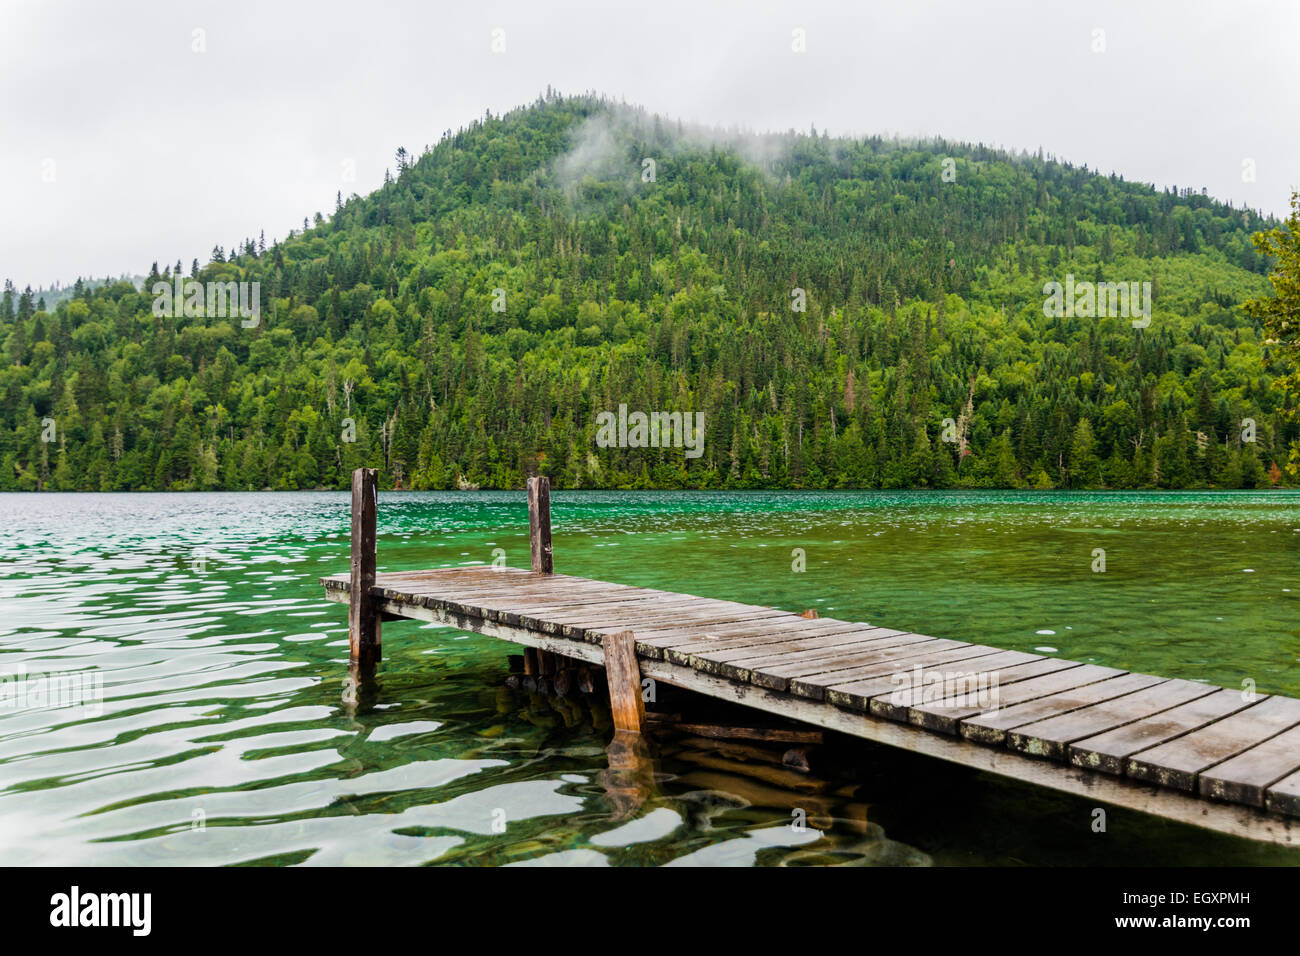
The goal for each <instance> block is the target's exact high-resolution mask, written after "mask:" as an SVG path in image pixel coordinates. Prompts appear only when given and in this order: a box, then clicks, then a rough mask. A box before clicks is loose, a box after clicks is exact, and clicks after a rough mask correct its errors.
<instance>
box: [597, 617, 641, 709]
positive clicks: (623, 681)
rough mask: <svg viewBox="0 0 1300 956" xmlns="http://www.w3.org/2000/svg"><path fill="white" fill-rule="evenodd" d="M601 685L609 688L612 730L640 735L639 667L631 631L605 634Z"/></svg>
mask: <svg viewBox="0 0 1300 956" xmlns="http://www.w3.org/2000/svg"><path fill="white" fill-rule="evenodd" d="M601 643H602V644H603V645H604V648H605V682H606V683H607V684H608V685H609V706H610V709H611V710H612V711H613V715H614V729H615V730H622V731H627V732H630V733H634V734H639V733H641V724H642V722H643V721H644V720H645V701H644V700H642V698H641V668H640V666H639V665H638V664H637V661H636V638H635V637H634V636H633V634H632V632H631V631H619V632H618V633H617V634H606V635H605V636H604V638H603V639H602V642H601Z"/></svg>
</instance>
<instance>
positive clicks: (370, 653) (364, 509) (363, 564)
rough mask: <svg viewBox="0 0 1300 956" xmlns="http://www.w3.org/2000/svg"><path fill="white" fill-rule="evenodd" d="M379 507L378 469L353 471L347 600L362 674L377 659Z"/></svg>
mask: <svg viewBox="0 0 1300 956" xmlns="http://www.w3.org/2000/svg"><path fill="white" fill-rule="evenodd" d="M378 508H379V472H378V471H376V470H375V469H374V468H358V469H357V470H356V471H354V472H352V578H351V581H350V582H349V583H350V587H349V591H348V594H349V600H348V645H349V648H350V651H351V661H352V667H353V669H355V670H359V671H360V672H361V674H362V675H366V674H369V673H371V672H373V671H374V669H375V665H376V664H378V663H379V659H380V656H381V653H380V630H379V628H380V625H379V621H380V617H379V609H378V608H377V607H376V606H375V600H374V598H373V597H372V596H371V594H370V589H371V588H372V587H374V585H375V559H376V535H375V519H376V515H377V512H378Z"/></svg>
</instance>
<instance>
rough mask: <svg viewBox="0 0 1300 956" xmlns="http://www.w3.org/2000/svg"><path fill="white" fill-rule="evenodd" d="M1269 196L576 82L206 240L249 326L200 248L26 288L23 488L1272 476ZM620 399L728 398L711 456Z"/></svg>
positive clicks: (863, 483) (16, 356)
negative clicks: (77, 281)
mask: <svg viewBox="0 0 1300 956" xmlns="http://www.w3.org/2000/svg"><path fill="white" fill-rule="evenodd" d="M647 160H650V161H651V162H650V163H647ZM340 198H341V197H340ZM1267 224H1268V223H1267V222H1266V221H1265V220H1263V219H1260V218H1259V217H1257V216H1255V215H1254V214H1251V213H1248V212H1242V211H1240V210H1233V209H1231V208H1230V207H1228V206H1226V205H1223V204H1221V203H1217V202H1215V201H1213V200H1210V199H1208V198H1207V197H1204V196H1201V195H1195V194H1177V195H1176V194H1174V193H1172V192H1157V191H1155V190H1152V189H1151V188H1150V187H1146V186H1142V185H1138V184H1133V183H1127V182H1124V181H1123V180H1120V179H1118V178H1116V177H1106V176H1099V175H1097V174H1095V173H1092V172H1089V171H1087V170H1086V169H1078V168H1074V167H1071V166H1068V165H1065V164H1061V163H1057V162H1053V161H1048V160H1044V159H1042V158H1040V157H1029V156H1017V157H1013V156H1009V155H1006V154H1003V153H999V152H996V151H992V150H988V149H984V148H982V147H970V146H961V145H957V144H950V143H944V142H927V143H916V144H905V143H897V142H890V141H884V140H880V139H875V138H871V139H865V140H852V139H833V138H830V137H828V136H826V135H825V134H817V133H816V132H815V131H810V132H809V133H807V134H804V133H799V134H796V133H793V132H792V133H789V134H784V135H776V136H753V135H746V134H741V133H726V132H719V131H712V130H703V129H695V128H685V127H682V126H681V125H680V124H678V123H676V122H671V121H668V120H663V119H660V118H656V117H653V116H649V115H647V114H645V113H644V112H641V111H638V110H633V109H630V108H627V107H623V106H619V105H615V104H613V103H610V102H608V101H605V100H602V99H599V98H596V97H574V98H560V97H555V96H549V95H548V96H547V97H546V98H544V99H540V100H539V101H538V102H537V103H535V104H533V105H532V106H529V107H527V108H522V109H519V110H515V111H513V112H512V113H510V114H507V115H506V116H503V117H496V118H492V117H488V118H485V119H484V120H483V121H480V122H476V123H475V124H472V125H471V127H469V128H468V129H465V130H462V131H460V132H458V133H455V134H450V133H449V134H447V135H445V136H444V137H443V139H442V141H441V142H440V143H439V144H438V145H437V146H435V147H434V148H432V149H431V150H428V151H427V152H426V153H425V154H423V155H421V156H420V157H419V158H418V160H414V161H413V160H412V157H409V156H407V155H406V154H405V153H403V152H399V156H398V172H397V176H396V178H394V179H392V180H391V181H388V182H386V183H385V185H384V186H383V187H382V188H380V189H379V190H377V191H376V192H375V193H373V194H371V195H370V196H367V197H365V198H360V197H352V198H351V199H349V200H348V201H347V202H346V203H344V202H340V204H339V206H338V208H337V209H336V210H335V212H334V214H333V215H332V216H331V217H329V219H324V218H322V217H319V216H318V217H317V222H316V224H315V225H314V226H311V227H310V228H305V229H304V230H303V231H302V232H301V233H298V234H290V236H289V237H288V238H287V239H286V240H285V241H283V242H281V243H278V244H276V245H274V246H272V247H271V248H270V249H263V248H261V247H259V246H258V245H255V244H254V243H252V242H251V241H249V242H246V243H245V244H244V248H243V249H241V250H232V251H231V254H230V255H229V256H227V255H226V254H225V253H224V251H221V250H214V261H213V262H211V263H209V264H207V265H206V266H203V267H201V268H198V269H197V278H198V279H200V280H202V281H204V282H222V281H245V282H253V281H256V282H259V283H260V287H261V297H262V302H263V306H262V316H261V321H260V322H259V324H258V325H257V326H256V327H253V328H245V327H244V326H243V325H242V324H241V322H240V321H239V319H238V318H235V319H231V318H229V317H212V318H208V317H193V318H186V317H178V318H170V317H158V316H156V315H155V314H154V312H153V310H152V308H151V306H152V304H153V296H152V295H151V294H150V290H151V289H152V287H153V284H154V283H155V282H157V281H160V280H164V281H170V280H171V279H172V278H173V272H179V271H180V264H179V263H178V264H177V267H176V269H175V270H173V269H171V268H168V269H166V270H164V272H163V274H162V275H161V276H160V275H158V274H157V269H156V267H155V269H154V270H153V274H151V275H150V277H149V279H148V280H146V282H145V284H144V286H143V290H142V291H137V290H136V289H134V288H133V287H132V286H131V285H130V284H129V283H118V284H115V285H110V286H106V287H102V288H98V289H94V290H87V291H85V292H84V293H83V295H82V296H80V297H79V298H74V299H72V300H71V301H63V302H60V303H59V304H58V306H57V308H56V309H55V311H54V313H53V314H47V313H44V312H38V311H36V310H35V308H34V305H33V303H32V302H31V301H30V297H24V296H20V295H18V294H17V293H16V291H13V290H7V291H6V293H5V296H4V300H3V303H2V304H0V305H2V308H0V323H3V329H2V330H0V342H2V343H3V347H4V357H5V359H6V360H7V363H8V364H7V367H5V368H3V369H2V370H0V389H3V392H4V395H5V402H4V409H3V414H4V416H5V420H4V422H3V428H0V489H15V488H37V487H43V488H61V489H74V488H75V489H90V490H97V489H105V490H107V489H141V488H159V489H161V488H171V489H198V488H231V489H244V488H264V487H269V488H306V487H342V486H343V484H344V483H345V482H346V479H347V475H348V473H349V472H350V470H351V469H352V468H354V467H357V466H359V465H362V464H370V465H373V466H375V467H379V468H380V469H381V470H382V471H383V472H384V475H383V479H382V480H383V482H384V484H385V486H387V487H391V486H392V485H393V483H395V482H400V483H401V484H402V486H403V487H416V488H448V487H458V486H459V487H464V486H473V485H477V486H483V487H518V486H520V485H521V484H522V480H523V476H524V475H525V474H527V473H530V472H532V471H536V470H541V471H542V472H543V473H546V474H550V475H551V476H552V478H553V480H554V481H555V482H556V484H557V485H558V486H560V487H594V486H599V487H949V486H954V485H961V486H993V487H1019V486H1026V485H1033V486H1038V487H1103V486H1105V487H1153V486H1160V487H1199V486H1214V487H1243V486H1244V487H1254V486H1259V485H1265V484H1268V483H1269V482H1270V480H1276V478H1277V475H1276V471H1275V470H1273V474H1272V476H1270V474H1269V470H1270V466H1271V464H1272V462H1273V461H1274V460H1276V461H1278V462H1281V461H1283V460H1284V459H1285V447H1286V445H1287V443H1288V442H1289V441H1290V440H1292V439H1294V438H1295V437H1296V434H1295V430H1296V426H1295V425H1294V424H1293V423H1287V422H1285V421H1284V419H1283V416H1282V415H1281V414H1280V407H1279V401H1280V396H1279V395H1278V394H1277V393H1276V392H1274V391H1272V390H1270V387H1269V386H1270V382H1271V381H1272V379H1273V377H1275V375H1276V374H1278V373H1279V372H1280V370H1278V369H1275V368H1273V367H1272V360H1271V356H1270V355H1269V352H1268V349H1267V348H1266V347H1265V346H1264V344H1263V343H1262V341H1261V334H1260V329H1259V326H1258V323H1257V322H1256V321H1255V320H1253V319H1251V318H1249V317H1248V316H1246V315H1245V314H1244V313H1243V312H1242V310H1241V309H1240V308H1239V305H1240V303H1241V302H1243V301H1244V300H1246V299H1248V298H1251V297H1253V296H1256V295H1260V294H1263V293H1264V292H1266V291H1267V288H1268V284H1267V282H1266V280H1265V279H1264V277H1263V272H1264V271H1265V270H1266V267H1267V263H1266V262H1265V261H1264V260H1262V259H1261V258H1260V257H1259V256H1258V255H1257V254H1256V252H1255V251H1254V249H1253V247H1252V245H1251V243H1250V238H1249V237H1250V234H1251V232H1252V231H1254V230H1257V229H1260V228H1264V227H1266V225H1267ZM305 225H306V223H305ZM196 266H197V264H196ZM187 271H191V272H192V271H193V269H191V270H187ZM1067 276H1070V277H1072V279H1073V281H1077V282H1103V281H1105V282H1126V283H1127V282H1138V283H1141V282H1150V283H1151V287H1150V288H1151V301H1152V303H1153V307H1152V310H1151V316H1150V318H1151V321H1150V324H1149V326H1148V327H1145V328H1135V327H1134V322H1133V321H1132V320H1130V318H1128V317H1115V318H1092V317H1082V316H1076V317H1049V316H1047V315H1045V314H1044V299H1045V295H1044V284H1045V283H1047V282H1050V281H1058V282H1061V283H1065V282H1066V281H1067ZM799 306H803V308H802V310H799ZM620 404H623V405H626V406H627V407H628V409H630V410H632V411H637V410H640V411H643V412H653V411H666V412H673V411H679V412H688V411H690V412H696V413H702V414H703V416H704V441H703V445H702V448H701V453H700V455H699V457H688V456H687V454H686V453H685V452H686V450H685V449H682V448H654V447H650V448H607V447H602V443H601V442H600V441H598V426H599V421H598V416H599V413H601V412H603V411H607V410H608V411H617V409H618V406H619V405H620ZM50 420H52V422H53V429H52V430H51V426H50ZM1247 420H1249V421H1250V422H1253V425H1248V424H1244V422H1246V421H1247ZM1252 430H1253V438H1254V440H1253V441H1250V440H1245V441H1243V435H1245V437H1246V438H1247V439H1249V438H1250V437H1251V431H1252ZM43 436H44V437H45V438H47V439H52V440H45V441H43V440H42V437H43Z"/></svg>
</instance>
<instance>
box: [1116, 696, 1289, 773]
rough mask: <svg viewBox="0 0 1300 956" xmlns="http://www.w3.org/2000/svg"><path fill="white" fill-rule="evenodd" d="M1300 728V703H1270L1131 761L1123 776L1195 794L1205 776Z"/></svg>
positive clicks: (1264, 701) (1282, 699)
mask: <svg viewBox="0 0 1300 956" xmlns="http://www.w3.org/2000/svg"><path fill="white" fill-rule="evenodd" d="M1296 724H1300V700H1294V699H1292V698H1290V697H1266V698H1263V699H1260V700H1258V701H1256V702H1255V703H1253V704H1251V705H1250V706H1249V707H1246V708H1243V709H1241V710H1238V711H1237V712H1236V713H1234V714H1231V715H1229V716H1227V717H1224V718H1223V719H1222V720H1216V721H1214V722H1213V723H1211V724H1207V725H1206V726H1204V727H1201V728H1199V729H1197V730H1193V731H1191V732H1190V733H1187V734H1184V735H1183V736H1181V737H1176V738H1175V739H1173V740H1171V741H1169V742H1168V743H1164V744H1160V745H1158V746H1155V747H1152V748H1151V749H1149V750H1144V751H1142V752H1141V753H1138V754H1136V755H1134V756H1132V757H1130V758H1129V761H1128V764H1127V765H1126V767H1125V771H1126V772H1127V774H1128V775H1129V776H1130V777H1135V778H1137V779H1138V780H1150V781H1151V782H1152V783H1158V784H1160V785H1161V786H1165V787H1176V788H1178V789H1179V790H1194V789H1196V779H1197V777H1198V776H1199V775H1200V774H1201V773H1202V772H1203V771H1205V770H1208V769H1209V768H1210V767H1213V766H1214V765H1215V764H1220V763H1223V762H1224V761H1225V760H1227V759H1229V758H1230V757H1235V756H1236V755H1237V754H1239V753H1241V752H1242V751H1243V750H1249V749H1250V748H1251V747H1253V746H1255V745H1256V744H1258V743H1262V742H1263V741H1265V740H1268V739H1269V738H1270V737H1272V736H1274V735H1275V734H1280V733H1281V732H1282V731H1284V730H1287V729H1289V728H1291V727H1294V726H1295V725H1296Z"/></svg>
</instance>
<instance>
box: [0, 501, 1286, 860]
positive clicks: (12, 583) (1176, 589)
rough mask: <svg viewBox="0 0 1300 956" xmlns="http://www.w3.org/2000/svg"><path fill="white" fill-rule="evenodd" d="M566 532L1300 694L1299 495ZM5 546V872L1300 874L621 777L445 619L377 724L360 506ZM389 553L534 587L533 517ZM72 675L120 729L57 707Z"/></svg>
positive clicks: (1259, 856)
mask: <svg viewBox="0 0 1300 956" xmlns="http://www.w3.org/2000/svg"><path fill="white" fill-rule="evenodd" d="M553 514H554V526H555V554H556V569H557V570H558V571H562V572H567V573H573V574H579V575H584V576H589V577H594V578H600V579H603V580H610V581H619V582H624V583H628V584H640V585H648V586H655V587H661V588H668V589H674V590H682V591H689V592H692V593H697V594H703V595H708V596H712V597H719V598H727V599H732V600H738V601H746V602H752V603H760V604H770V605H774V606H779V607H784V608H788V609H791V610H803V609H804V608H807V607H816V608H818V609H819V610H820V612H821V613H822V615H823V616H834V617H840V618H846V619H850V620H864V621H870V622H872V623H878V624H886V625H888V626H891V627H898V628H906V629H909V630H914V631H920V632H924V633H928V634H933V635H936V636H942V637H951V638H959V639H966V640H978V641H981V642H985V643H990V644H994V645H998V646H1002V647H1008V648H1017V649H1024V650H1033V649H1042V648H1052V649H1054V650H1050V651H1045V653H1059V654H1060V655H1062V656H1066V657H1070V658H1073V659H1076V660H1087V661H1094V662H1098V663H1103V664H1109V665H1113V666H1116V667H1122V668H1126V669H1131V670H1140V671H1146V672H1152V673H1159V674H1162V675H1166V676H1176V677H1184V678H1189V679H1193V680H1205V681H1209V682H1212V683H1216V684H1222V685H1224V686H1229V687H1239V686H1242V682H1243V681H1245V680H1250V681H1254V683H1255V686H1256V687H1257V689H1258V690H1260V691H1263V692H1279V693H1285V694H1289V695H1292V696H1298V697H1300V668H1298V666H1297V665H1298V664H1300V624H1297V615H1296V609H1297V606H1296V604H1295V603H1294V602H1295V601H1296V600H1297V596H1300V573H1298V569H1300V561H1298V560H1297V558H1300V495H1297V494H1289V493H1147V494H1091V493H1090V494H1064V493H1046V494H1042V493H974V492H963V493H897V494H890V493H749V494H732V493H727V494H720V493H715V494H710V493H675V492H673V493H667V492H665V493H613V492H609V493H606V492H592V493H556V494H555V495H554V496H553ZM0 522H2V524H0V526H2V527H4V529H5V531H4V534H3V538H2V539H0V542H2V543H0V681H3V680H4V676H5V675H9V680H8V681H7V682H6V683H3V684H0V689H3V688H9V689H10V695H9V697H7V698H5V699H3V700H0V705H3V704H5V703H8V706H0V853H2V854H3V862H5V863H11V864H21V863H50V864H56V863H57V864H87V863H88V864H140V863H186V864H191V863H192V864H218V863H251V862H275V863H300V862H305V863H308V864H338V863H393V864H399V863H400V864H414V863H427V862H444V863H446V862H455V863H493V864H498V863H502V864H504V863H529V862H532V863H541V864H561V863H563V864H652V863H655V864H657V863H678V864H681V863H717V864H736V865H750V864H756V863H757V864H776V863H786V864H792V865H797V864H801V863H817V862H855V863H867V864H909V865H910V864H919V865H924V864H927V863H936V864H965V863H1012V864H1014V863H1031V864H1037V863H1058V864H1074V863H1080V864H1094V863H1102V864H1122V863H1135V864H1143V863H1191V864H1195V863H1216V864H1217V863H1286V864H1295V863H1297V862H1300V854H1297V853H1295V852H1289V851H1282V850H1277V849H1273V848H1266V847H1262V846H1259V845H1256V844H1253V843H1249V842H1246V841H1242V840H1235V839H1231V838H1227V837H1222V836H1218V835H1214V834H1209V833H1206V832H1204V831H1199V830H1194V829H1191V828H1187V827H1182V826H1178V825H1174V824H1170V823H1165V822H1162V821H1158V820H1153V819H1151V818H1148V817H1142V816H1140V815H1136V814H1126V813H1123V812H1121V811H1112V812H1111V814H1110V817H1109V826H1108V830H1107V832H1106V833H1104V834H1098V833H1094V832H1092V829H1091V822H1092V816H1091V811H1092V807H1091V806H1089V805H1087V804H1086V802H1085V801H1082V800H1080V799H1076V798H1070V797H1064V796H1057V795H1054V794H1050V793H1047V792H1045V791H1040V790H1035V789H1033V788H1029V787H1025V786H1022V785H1019V784H1014V783H1011V782H1007V781H1001V780H998V779H996V778H992V777H988V776H984V775H980V774H977V773H974V772H971V771H967V770H963V769H961V768H956V767H951V766H948V765H944V764H941V763H939V762H937V761H932V760H928V759H925V758H919V757H915V756H912V755H909V754H905V753H899V752H896V751H891V750H887V749H884V748H878V747H873V746H870V745H866V744H850V745H845V746H842V747H837V748H832V749H833V751H834V753H833V754H830V755H828V756H827V758H826V760H825V762H824V766H823V765H822V763H821V762H820V760H814V765H813V771H814V772H813V773H812V774H810V775H804V776H800V775H798V774H794V773H792V772H790V771H786V770H784V769H783V768H780V767H779V766H769V765H768V764H766V763H764V761H763V760H762V759H761V758H757V757H754V756H753V755H744V754H741V755H739V756H738V755H737V754H735V753H717V752H714V751H709V750H707V749H705V748H702V747H700V746H696V745H693V744H691V743H690V742H685V743H683V742H680V741H678V742H669V743H666V744H664V745H663V746H661V747H659V748H658V749H657V750H655V751H653V752H652V753H651V754H650V755H649V756H650V759H651V760H652V761H653V762H652V763H651V764H649V765H648V769H647V765H644V764H643V765H642V766H643V770H642V772H640V773H632V772H629V771H625V770H618V769H611V763H613V764H614V765H615V767H617V766H621V763H620V761H619V760H618V759H617V755H613V756H611V755H610V754H608V753H607V750H606V748H607V745H608V744H609V737H610V734H609V731H608V715H607V714H606V713H605V712H604V711H603V709H602V707H601V706H600V702H599V700H594V699H592V698H583V697H575V698H572V699H570V700H568V701H563V702H555V701H553V700H548V699H546V698H541V697H537V696H535V695H533V696H530V695H528V694H525V693H522V692H513V691H510V690H508V689H506V688H505V687H504V686H503V684H502V680H503V678H504V675H505V673H506V655H507V654H508V653H511V652H514V651H516V650H517V648H514V647H513V646H511V645H507V644H503V643H500V642H497V641H493V640H490V639H487V638H483V637H480V636H476V635H466V634H462V633H459V632H455V631H451V630H447V629H434V628H429V627H422V626H420V625H419V624H416V623H401V624H388V625H386V626H385V629H384V654H385V661H384V664H383V667H382V670H381V674H380V682H379V685H378V686H377V688H375V689H374V690H373V691H372V692H371V693H370V694H368V695H366V696H365V697H363V699H362V700H361V701H360V702H359V703H357V704H353V703H348V702H346V701H345V700H344V699H343V689H344V688H343V676H344V673H345V670H346V668H345V661H346V656H347V633H346V625H345V620H344V618H345V611H344V609H343V608H342V607H341V606H339V605H334V604H330V603H327V602H325V601H324V600H323V599H322V596H321V590H320V588H319V586H318V584H317V583H316V582H317V578H318V577H319V576H320V575H322V574H330V573H336V572H340V571H343V570H345V569H346V565H347V550H348V522H349V515H348V498H347V496H346V495H344V494H340V493H327V492H322V493H295V494H231V493H212V494H189V495H179V494H129V495H128V494H123V495H0ZM379 531H380V542H379V548H380V559H379V560H380V569H381V570H395V569H406V568H422V567H439V566H451V565H459V564H467V563H474V562H479V563H487V562H490V561H491V560H492V558H493V552H494V549H497V548H500V549H503V550H504V552H505V558H506V562H507V563H508V564H510V565H515V566H526V564H527V560H528V541H527V515H526V508H525V504H524V498H523V495H522V493H497V492H483V493H466V494H455V493H432V492H430V493H387V494H383V495H382V496H381V501H380V528H379ZM795 549H802V551H803V555H804V562H805V564H806V570H805V571H803V572H797V571H795V570H793V569H792V563H793V562H794V558H795V554H794V551H795ZM1097 549H1102V550H1104V552H1105V555H1104V559H1105V571H1104V573H1097V572H1095V571H1094V570H1093V568H1094V566H1095V565H1096V564H1097V562H1098V557H1099V556H1098V554H1097ZM59 674H63V675H65V676H66V675H77V676H80V675H87V674H91V675H96V676H97V677H98V679H100V680H102V691H103V696H102V701H100V700H97V699H95V695H94V694H93V693H92V694H90V699H88V700H84V701H83V700H74V701H72V704H73V705H72V706H65V707H51V706H49V701H48V699H47V698H46V699H42V698H41V696H40V694H39V693H38V690H39V688H41V687H51V686H54V684H53V682H52V676H53V675H59ZM42 681H44V683H42ZM20 686H21V687H23V688H25V693H26V694H27V696H26V697H17V696H15V692H14V689H15V688H18V687H20ZM75 686H78V687H83V688H94V687H95V685H93V684H92V683H90V682H87V683H86V684H78V685H75ZM798 812H804V813H806V814H807V818H808V826H807V827H805V828H804V829H802V830H800V829H796V828H792V826H791V825H790V824H791V820H792V813H798Z"/></svg>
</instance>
